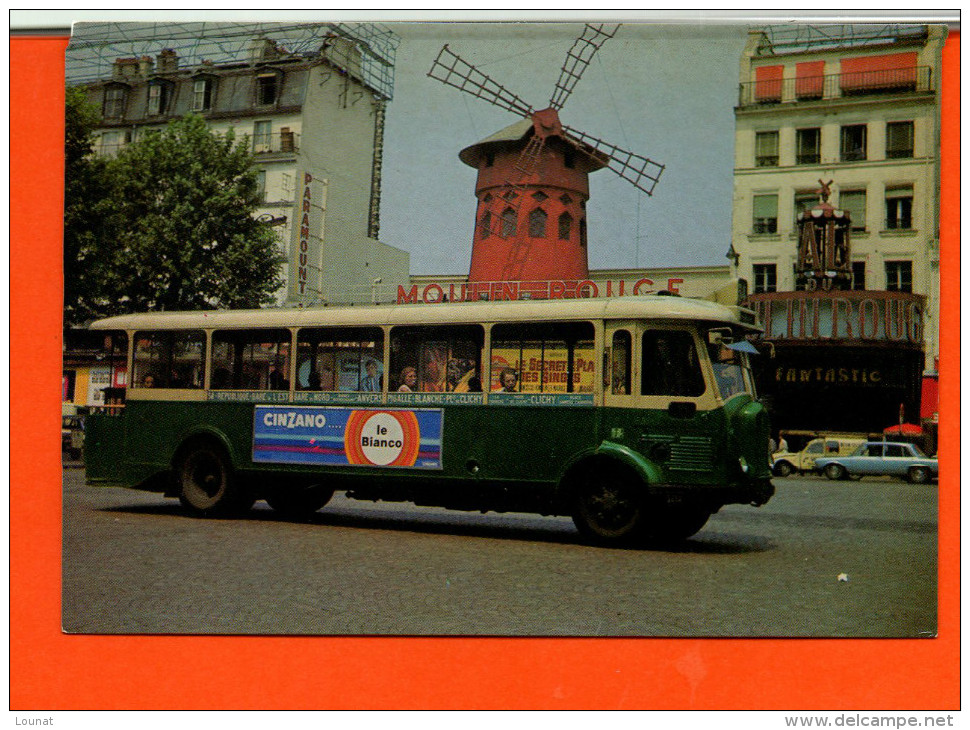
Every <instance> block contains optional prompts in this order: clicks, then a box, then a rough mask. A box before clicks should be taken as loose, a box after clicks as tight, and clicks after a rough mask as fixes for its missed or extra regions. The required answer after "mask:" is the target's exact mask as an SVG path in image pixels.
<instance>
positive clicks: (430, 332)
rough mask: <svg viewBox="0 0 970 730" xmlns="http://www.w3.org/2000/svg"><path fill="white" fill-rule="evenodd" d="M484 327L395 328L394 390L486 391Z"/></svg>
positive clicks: (392, 371)
mask: <svg viewBox="0 0 970 730" xmlns="http://www.w3.org/2000/svg"><path fill="white" fill-rule="evenodd" d="M484 341H485V331H484V329H483V328H482V327H481V326H480V325H465V326H441V327H395V328H394V330H393V332H392V333H391V382H390V390H391V391H401V392H407V391H420V392H424V393H473V392H480V391H481V390H482V381H481V377H482V372H481V364H482V347H483V344H484Z"/></svg>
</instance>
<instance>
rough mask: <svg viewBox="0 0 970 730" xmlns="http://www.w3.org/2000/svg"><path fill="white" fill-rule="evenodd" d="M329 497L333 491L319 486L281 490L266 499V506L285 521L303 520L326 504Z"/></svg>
mask: <svg viewBox="0 0 970 730" xmlns="http://www.w3.org/2000/svg"><path fill="white" fill-rule="evenodd" d="M331 497H333V490H332V489H325V488H324V487H321V486H319V485H313V486H312V487H295V488H281V489H279V490H278V491H276V492H274V493H273V494H272V495H268V496H267V497H266V504H268V505H269V506H270V507H272V508H273V510H274V511H275V512H279V514H280V516H282V517H285V518H286V519H291V520H305V519H307V518H309V517H310V516H311V515H312V514H313V513H314V512H316V511H317V510H319V509H320V508H321V507H323V506H324V505H325V504H327V502H329V501H330V498H331Z"/></svg>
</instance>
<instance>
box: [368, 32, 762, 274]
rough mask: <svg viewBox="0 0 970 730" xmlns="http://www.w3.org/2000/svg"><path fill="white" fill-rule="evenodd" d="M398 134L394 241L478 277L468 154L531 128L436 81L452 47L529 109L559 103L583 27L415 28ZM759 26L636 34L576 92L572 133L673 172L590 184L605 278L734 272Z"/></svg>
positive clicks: (423, 265) (388, 230) (392, 159)
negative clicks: (649, 189)
mask: <svg viewBox="0 0 970 730" xmlns="http://www.w3.org/2000/svg"><path fill="white" fill-rule="evenodd" d="M395 31H396V32H397V33H398V34H399V35H400V36H401V39H402V41H401V45H400V46H399V47H398V50H397V64H396V75H395V91H394V100H393V101H392V102H391V103H390V105H389V106H388V111H387V127H386V136H385V156H384V174H383V198H382V205H381V238H382V240H384V241H385V242H386V243H389V244H391V245H393V246H397V247H399V248H403V249H405V250H407V251H409V252H410V254H411V271H412V273H415V274H435V273H441V274H444V273H467V271H468V264H469V259H470V255H471V232H472V227H473V218H474V213H475V197H474V186H475V171H474V170H473V169H471V168H469V167H467V166H465V165H464V164H462V163H461V162H460V161H459V160H458V152H459V151H460V150H461V149H462V148H464V147H466V146H468V145H470V144H473V143H475V142H477V141H479V140H480V139H483V138H484V137H487V136H488V135H490V134H492V133H493V132H495V131H497V130H499V129H501V128H503V127H505V126H507V125H508V124H511V123H512V122H514V121H516V120H517V118H516V116H515V115H514V114H512V113H511V112H507V111H503V110H501V109H498V108H495V107H493V106H492V105H490V104H489V103H487V102H484V101H481V100H479V99H475V98H473V97H472V96H470V95H468V94H464V93H462V92H460V91H458V90H457V89H454V88H451V87H448V86H445V85H444V84H442V83H440V82H439V81H436V80H434V79H431V78H428V77H427V76H426V74H427V71H428V70H429V69H430V67H431V64H432V61H433V59H434V57H435V56H436V55H437V53H438V50H439V49H440V48H441V46H442V45H443V44H444V43H448V44H449V45H450V47H451V49H452V50H453V51H454V52H456V53H458V54H459V55H460V56H461V57H462V58H463V59H465V60H466V61H468V62H469V63H471V64H472V65H474V66H476V67H477V68H478V69H479V70H481V71H482V72H483V73H485V74H487V75H488V76H490V77H491V78H492V79H494V80H495V81H497V82H499V83H500V84H502V85H503V86H505V87H506V88H508V89H509V90H510V91H513V92H514V93H515V94H517V95H518V96H520V97H522V98H523V99H524V100H526V101H527V102H529V103H530V104H531V105H532V106H533V107H534V108H537V109H539V108H543V107H545V106H547V105H548V100H549V98H550V96H551V94H552V90H553V87H554V85H555V82H556V79H557V78H558V76H559V70H560V66H561V65H562V62H563V60H564V58H565V55H566V52H567V51H568V50H569V48H570V47H571V45H572V43H573V41H574V39H575V38H576V37H577V36H579V35H580V33H581V32H582V24H559V23H557V24H550V23H544V24H538V23H511V24H508V23H506V24H498V23H487V24H468V23H434V24H402V25H398V26H396V27H395ZM745 36H746V27H745V26H743V25H739V24H731V25H716V26H710V25H700V24H696V23H695V24H692V25H665V24H624V25H622V26H621V27H620V29H619V30H618V31H617V33H616V35H615V37H614V38H613V39H611V40H608V41H607V42H606V43H605V44H604V46H603V48H602V49H601V50H600V52H599V53H598V54H597V55H596V57H594V59H593V61H592V63H591V64H590V66H589V68H588V69H587V71H586V73H585V74H584V76H583V78H582V80H581V81H580V82H579V84H578V85H577V86H576V89H575V90H574V92H573V94H572V96H571V98H570V99H569V100H568V101H567V102H566V104H565V106H564V107H563V109H562V111H561V112H560V116H561V118H562V120H563V123H564V124H567V125H568V126H571V127H573V128H575V129H578V130H582V131H585V132H587V133H589V134H592V135H593V136H595V137H599V138H601V139H604V140H607V141H609V142H611V143H613V144H615V145H618V146H620V147H623V148H625V149H628V150H630V151H632V152H637V153H639V154H643V155H646V156H647V157H650V158H651V159H654V160H656V161H658V162H661V163H663V164H664V165H666V170H665V171H664V174H663V176H662V178H661V180H660V183H659V184H658V185H657V188H656V190H655V191H654V195H653V196H652V197H648V196H647V195H645V194H643V193H641V192H640V191H638V190H637V189H636V188H634V187H633V186H632V185H630V184H629V183H627V182H625V181H624V180H621V179H620V178H618V177H617V176H616V175H614V174H613V173H612V172H611V171H609V170H601V171H599V172H596V173H594V174H593V175H591V177H590V187H591V192H590V202H589V204H588V209H587V215H588V225H589V259H590V266H591V267H592V268H613V267H617V268H620V267H623V268H626V267H631V268H632V267H635V266H638V265H639V266H651V267H653V266H695V265H710V264H722V265H723V264H726V263H727V261H726V259H725V256H724V254H725V252H726V251H727V250H728V247H729V245H730V229H731V200H732V172H733V155H734V114H733V107H734V104H735V103H736V98H737V85H738V67H739V62H740V54H741V50H742V49H743V47H744V43H745Z"/></svg>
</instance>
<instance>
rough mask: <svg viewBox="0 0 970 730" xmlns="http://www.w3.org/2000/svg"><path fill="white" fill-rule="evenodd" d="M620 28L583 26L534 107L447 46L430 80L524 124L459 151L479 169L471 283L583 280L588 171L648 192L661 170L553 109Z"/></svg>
mask: <svg viewBox="0 0 970 730" xmlns="http://www.w3.org/2000/svg"><path fill="white" fill-rule="evenodd" d="M618 27H619V25H606V24H602V23H601V24H596V25H591V24H587V25H586V27H585V28H584V30H583V34H582V35H581V36H580V37H579V38H578V39H576V42H575V43H574V44H573V46H572V48H571V49H570V50H569V52H568V53H567V55H566V62H565V63H564V64H563V67H562V71H561V73H560V75H559V80H558V81H557V82H556V88H555V91H554V92H553V95H552V98H551V99H550V101H549V106H548V108H546V109H541V110H539V111H534V110H533V109H532V107H531V106H529V105H528V104H526V103H525V102H524V101H523V100H522V99H520V98H519V97H518V96H516V95H515V94H513V93H512V92H510V91H508V90H507V89H505V88H504V87H502V86H501V85H499V84H497V83H496V82H494V81H493V80H492V79H490V78H489V77H488V76H486V75H485V74H483V73H481V72H480V71H478V70H477V69H476V68H475V67H474V66H472V65H471V64H469V63H467V62H466V61H463V60H462V59H461V58H460V57H459V56H457V55H456V54H455V53H454V52H452V51H451V50H450V49H449V48H448V46H447V45H446V46H444V47H443V48H442V49H441V51H440V52H439V53H438V57H437V58H436V59H435V60H434V63H433V64H432V66H431V70H430V71H429V72H428V76H430V77H431V78H434V79H437V80H438V81H441V82H443V83H445V84H447V85H449V86H453V87H455V88H457V89H460V90H462V91H465V92H467V93H469V94H471V95H473V96H475V97H478V98H479V99H484V100H485V101H488V102H491V103H492V104H495V105H496V106H499V107H501V108H503V109H507V110H508V111H511V112H514V113H516V114H520V115H521V116H523V117H524V119H522V120H520V121H518V122H516V123H515V124H512V125H511V126H509V127H506V128H505V129H503V130H501V131H499V132H497V133H495V134H493V135H492V136H491V137H488V138H486V139H484V140H482V141H481V142H478V143H477V144H474V145H472V146H471V147H467V148H465V149H464V150H462V151H461V153H460V154H459V158H460V159H461V161H462V162H464V163H465V164H466V165H469V166H471V167H474V168H476V169H477V170H478V181H477V183H476V186H475V195H476V197H477V198H478V210H477V213H476V225H475V236H474V241H473V244H472V260H471V269H470V271H469V275H468V280H469V281H470V282H482V281H544V280H573V281H575V280H582V279H586V278H587V277H588V276H589V266H588V262H587V254H586V201H587V200H589V173H591V172H594V171H596V170H599V169H601V168H603V167H609V168H610V169H611V170H613V171H614V172H615V173H616V174H618V175H619V176H620V177H622V178H623V179H625V180H627V181H629V182H630V183H632V184H633V185H634V186H635V187H637V188H638V189H640V190H642V191H643V192H645V193H646V194H647V195H652V194H653V189H654V187H655V186H656V184H657V181H658V180H659V178H660V174H661V173H662V172H663V169H664V167H663V165H660V164H658V163H656V162H654V161H653V160H650V159H648V158H646V157H643V156H642V155H638V154H635V153H633V152H627V151H626V150H623V149H621V148H619V147H617V146H616V145H612V144H609V143H607V142H604V141H603V140H600V139H597V138H595V137H591V136H590V135H587V134H586V133H584V132H578V131H576V130H574V129H570V128H569V127H567V126H564V125H563V124H562V123H561V122H560V121H559V110H560V109H561V108H562V106H563V104H564V103H565V102H566V100H567V99H568V98H569V95H570V94H571V93H572V90H573V88H574V87H575V85H576V83H577V82H578V81H579V79H580V78H581V77H582V75H583V72H584V71H585V70H586V68H587V67H588V66H589V62H590V61H591V60H592V58H593V56H594V55H595V54H596V52H597V51H598V50H599V49H600V47H601V46H602V45H603V43H604V42H605V41H606V40H607V39H609V38H612V37H613V35H614V34H615V33H616V29H617V28H618Z"/></svg>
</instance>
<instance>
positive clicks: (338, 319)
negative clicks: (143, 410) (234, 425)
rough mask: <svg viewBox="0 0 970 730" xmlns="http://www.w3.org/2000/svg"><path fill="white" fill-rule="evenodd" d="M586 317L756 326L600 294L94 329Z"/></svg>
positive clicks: (705, 309)
mask: <svg viewBox="0 0 970 730" xmlns="http://www.w3.org/2000/svg"><path fill="white" fill-rule="evenodd" d="M590 319H607V320H609V319H632V320H637V319H661V320H701V321H707V322H719V323H724V324H728V325H735V326H740V327H743V328H744V329H747V330H750V331H752V332H758V331H761V330H760V328H759V327H758V326H757V325H756V323H755V322H756V320H755V316H754V313H753V312H751V311H750V310H747V309H742V308H740V307H728V306H725V305H723V304H716V303H714V302H710V301H706V300H701V299H687V298H683V297H677V296H657V295H649V296H641V297H632V296H628V297H610V298H607V297H600V298H589V299H542V300H537V299H533V300H518V301H502V302H463V303H455V304H449V303H442V304H400V305H365V306H359V307H358V306H350V307H348V306H343V307H306V308H285V309H284V308H267V309H213V310H203V311H195V312H149V313H144V314H124V315H119V316H116V317H108V318H106V319H101V320H98V321H96V322H93V323H92V324H91V329H95V330H134V329H223V328H228V329H239V328H244V327H314V326H320V327H323V326H356V327H360V326H365V325H424V324H474V323H478V322H533V321H537V322H541V321H546V322H555V321H570V320H590Z"/></svg>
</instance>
